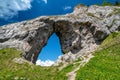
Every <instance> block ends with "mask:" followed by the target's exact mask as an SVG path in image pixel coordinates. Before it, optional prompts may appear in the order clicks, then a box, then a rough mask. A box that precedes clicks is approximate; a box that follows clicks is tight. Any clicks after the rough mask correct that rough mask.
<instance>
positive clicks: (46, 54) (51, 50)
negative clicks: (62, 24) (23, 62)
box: [38, 33, 62, 61]
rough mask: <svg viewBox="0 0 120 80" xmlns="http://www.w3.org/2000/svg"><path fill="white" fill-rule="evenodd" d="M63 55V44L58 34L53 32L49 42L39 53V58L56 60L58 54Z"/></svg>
mask: <svg viewBox="0 0 120 80" xmlns="http://www.w3.org/2000/svg"><path fill="white" fill-rule="evenodd" d="M60 55H62V51H61V45H60V41H59V38H58V36H57V35H56V34H55V33H53V34H52V36H51V37H50V38H49V39H48V42H47V44H46V45H45V46H44V47H43V48H42V50H41V52H40V53H39V56H38V60H41V61H46V60H50V61H56V60H57V58H58V56H60Z"/></svg>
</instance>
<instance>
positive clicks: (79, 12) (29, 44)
mask: <svg viewBox="0 0 120 80" xmlns="http://www.w3.org/2000/svg"><path fill="white" fill-rule="evenodd" d="M119 12H120V7H117V6H96V5H93V6H90V7H87V6H83V5H78V6H76V7H75V9H74V11H73V12H72V13H70V14H66V15H59V16H42V17H38V18H36V19H33V20H28V21H23V22H19V23H14V24H9V25H4V26H1V27H0V49H2V48H7V47H14V48H18V49H20V50H21V51H22V52H23V54H22V57H23V58H24V59H26V60H28V61H31V62H33V63H35V62H36V60H37V57H38V55H39V52H40V51H41V50H42V48H43V47H44V46H45V45H46V44H47V41H48V39H49V37H50V36H51V35H52V34H53V33H56V34H57V36H58V37H59V39H60V44H61V48H62V52H63V53H64V54H65V55H63V56H61V57H59V59H58V61H57V62H58V63H59V62H61V60H64V61H66V62H67V61H68V62H71V61H74V60H76V59H77V58H79V57H80V56H84V55H87V54H89V53H90V52H93V51H95V50H96V49H97V47H98V46H99V45H100V44H101V42H102V41H103V40H104V39H105V38H106V37H107V36H108V35H109V34H111V33H112V32H116V31H120V13H119ZM52 47H54V44H53V46H52Z"/></svg>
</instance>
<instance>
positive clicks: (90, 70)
mask: <svg viewBox="0 0 120 80" xmlns="http://www.w3.org/2000/svg"><path fill="white" fill-rule="evenodd" d="M94 56H95V57H94V58H92V59H91V60H90V62H89V63H87V64H86V65H85V66H84V67H81V68H80V70H79V71H78V72H77V77H76V80H120V75H119V74H120V32H119V33H118V32H115V33H113V34H111V35H110V36H109V37H108V38H106V39H105V40H104V42H103V43H102V45H101V46H100V49H98V50H97V51H96V52H95V53H94Z"/></svg>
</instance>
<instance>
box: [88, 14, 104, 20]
mask: <svg viewBox="0 0 120 80" xmlns="http://www.w3.org/2000/svg"><path fill="white" fill-rule="evenodd" d="M87 15H88V16H91V17H94V18H97V19H99V20H103V19H102V18H100V17H98V16H95V15H94V14H93V13H87Z"/></svg>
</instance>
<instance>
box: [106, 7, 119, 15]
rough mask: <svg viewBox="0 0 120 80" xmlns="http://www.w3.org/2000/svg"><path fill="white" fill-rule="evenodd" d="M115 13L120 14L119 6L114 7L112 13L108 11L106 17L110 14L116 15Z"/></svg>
mask: <svg viewBox="0 0 120 80" xmlns="http://www.w3.org/2000/svg"><path fill="white" fill-rule="evenodd" d="M117 14H120V8H115V9H114V11H113V12H112V13H109V14H108V15H107V17H110V16H112V15H117Z"/></svg>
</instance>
